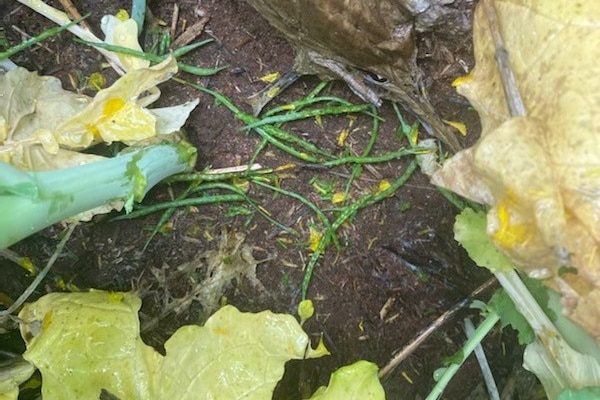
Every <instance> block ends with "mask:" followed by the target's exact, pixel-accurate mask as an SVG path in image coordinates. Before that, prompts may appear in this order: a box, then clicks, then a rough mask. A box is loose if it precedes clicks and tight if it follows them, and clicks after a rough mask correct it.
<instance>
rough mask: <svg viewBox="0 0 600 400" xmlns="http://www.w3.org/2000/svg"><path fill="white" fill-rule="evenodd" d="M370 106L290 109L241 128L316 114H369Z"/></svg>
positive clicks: (283, 121)
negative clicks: (297, 110)
mask: <svg viewBox="0 0 600 400" xmlns="http://www.w3.org/2000/svg"><path fill="white" fill-rule="evenodd" d="M371 108H372V106H371V105H370V104H358V105H355V104H351V105H342V106H326V107H320V108H315V109H311V110H305V111H299V112H296V111H290V112H287V113H285V114H281V115H273V116H270V117H264V118H262V119H260V120H257V121H255V122H253V123H250V124H248V125H246V126H245V127H244V128H243V129H244V130H249V129H254V128H257V127H260V126H264V125H274V124H283V123H285V122H291V121H298V120H302V119H307V118H314V117H317V116H324V115H340V114H354V113H366V114H369V115H370V112H367V111H368V110H371Z"/></svg>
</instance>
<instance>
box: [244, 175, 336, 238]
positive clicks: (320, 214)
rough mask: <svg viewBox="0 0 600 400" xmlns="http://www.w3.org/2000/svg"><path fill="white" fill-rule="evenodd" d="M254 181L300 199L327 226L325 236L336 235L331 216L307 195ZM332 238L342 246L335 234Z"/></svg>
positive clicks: (276, 191) (274, 190)
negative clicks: (328, 216)
mask: <svg viewBox="0 0 600 400" xmlns="http://www.w3.org/2000/svg"><path fill="white" fill-rule="evenodd" d="M252 183H254V184H256V185H258V186H262V187H264V188H267V189H269V190H271V191H273V192H275V193H279V194H282V195H284V196H288V197H291V198H292V199H295V200H298V201H299V202H301V203H302V204H304V205H305V206H307V207H308V208H310V209H311V210H312V211H313V212H314V213H315V215H316V216H317V217H318V218H319V220H320V221H321V223H322V224H323V225H324V226H325V229H326V232H325V235H324V237H327V236H329V235H334V231H333V227H332V226H331V223H330V221H329V218H327V216H326V215H325V214H324V213H323V211H322V210H321V209H320V208H319V207H317V206H316V205H315V204H314V203H312V202H311V201H310V200H308V199H307V198H306V197H304V196H302V195H300V194H298V193H296V192H292V191H290V190H285V189H282V188H280V187H277V186H273V185H270V184H268V183H266V182H263V181H260V180H256V179H253V180H252ZM331 240H332V241H333V242H334V243H335V245H336V247H337V248H340V244H339V242H338V241H337V238H336V237H335V235H334V237H332V238H331Z"/></svg>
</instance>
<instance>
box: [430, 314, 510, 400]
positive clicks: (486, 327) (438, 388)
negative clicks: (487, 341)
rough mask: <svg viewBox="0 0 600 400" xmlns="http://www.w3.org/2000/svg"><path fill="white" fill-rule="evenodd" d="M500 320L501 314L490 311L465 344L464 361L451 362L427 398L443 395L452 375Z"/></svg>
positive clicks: (433, 399)
mask: <svg viewBox="0 0 600 400" xmlns="http://www.w3.org/2000/svg"><path fill="white" fill-rule="evenodd" d="M499 320H500V316H499V315H498V314H497V313H490V314H489V315H488V316H487V317H486V319H485V320H484V321H483V322H482V323H481V325H479V326H478V327H477V329H476V330H475V332H474V333H473V336H472V337H471V339H469V340H468V341H467V342H466V343H465V345H464V346H463V348H462V351H463V358H462V361H461V362H460V363H458V364H456V363H453V364H450V365H449V366H448V367H447V368H446V370H445V371H444V373H443V375H442V376H441V377H440V379H439V380H438V382H437V383H436V384H435V386H434V387H433V389H432V390H431V392H430V393H429V395H428V396H427V398H426V400H435V399H438V398H439V397H440V396H441V395H442V393H443V392H444V389H445V388H446V386H448V383H449V382H450V380H451V379H452V377H454V375H456V372H457V371H458V369H459V368H460V366H461V365H462V364H463V363H464V361H465V360H466V359H467V358H468V357H469V355H471V353H472V352H473V350H475V347H477V345H478V344H480V343H481V342H482V341H483V339H484V338H485V337H486V335H487V334H488V333H489V332H490V331H491V330H492V328H493V327H494V326H495V325H496V323H498V321H499Z"/></svg>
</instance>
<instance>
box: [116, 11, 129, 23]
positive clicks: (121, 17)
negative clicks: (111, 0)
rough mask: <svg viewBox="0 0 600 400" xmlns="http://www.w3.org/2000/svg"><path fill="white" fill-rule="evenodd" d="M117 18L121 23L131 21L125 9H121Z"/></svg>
mask: <svg viewBox="0 0 600 400" xmlns="http://www.w3.org/2000/svg"><path fill="white" fill-rule="evenodd" d="M115 17H117V19H118V20H119V21H121V22H123V21H127V20H128V19H129V13H128V12H127V10H124V9H122V8H121V9H120V10H119V12H117V13H116V14H115Z"/></svg>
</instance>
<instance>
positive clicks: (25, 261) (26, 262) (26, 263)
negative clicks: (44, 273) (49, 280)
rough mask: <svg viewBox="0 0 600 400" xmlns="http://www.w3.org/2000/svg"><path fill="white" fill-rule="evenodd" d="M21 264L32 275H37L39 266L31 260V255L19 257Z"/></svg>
mask: <svg viewBox="0 0 600 400" xmlns="http://www.w3.org/2000/svg"><path fill="white" fill-rule="evenodd" d="M19 266H20V267H21V268H24V269H25V270H27V272H29V274H30V275H31V276H36V275H37V268H36V267H35V265H34V264H33V262H31V259H30V258H29V257H21V258H20V259H19Z"/></svg>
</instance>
